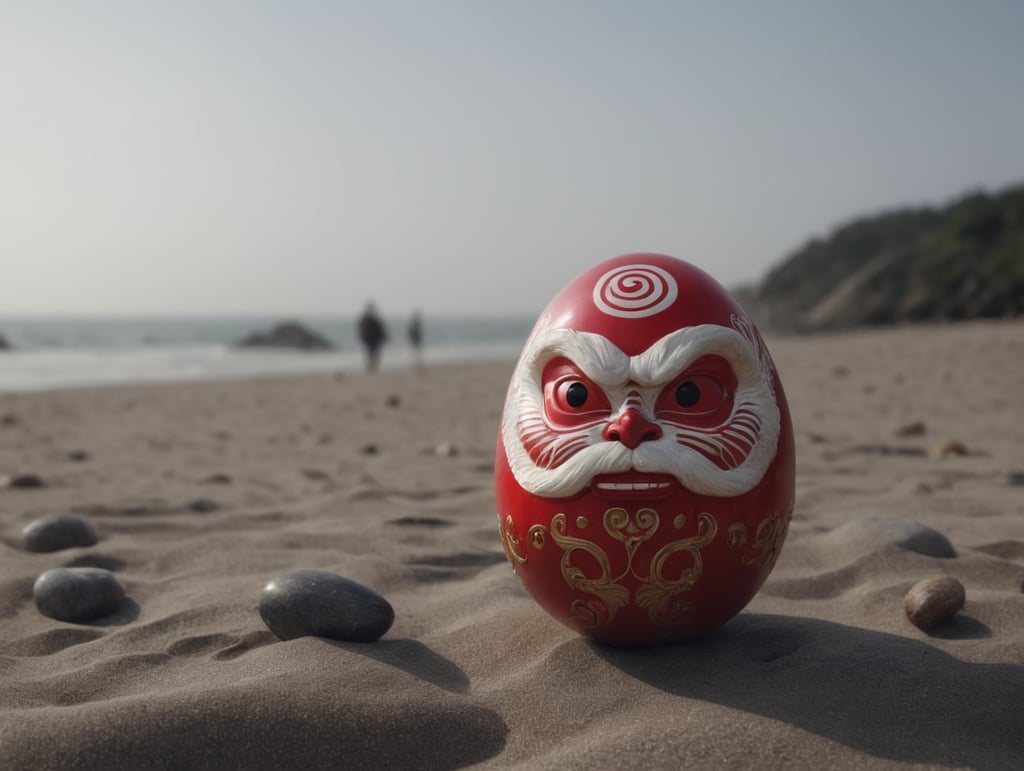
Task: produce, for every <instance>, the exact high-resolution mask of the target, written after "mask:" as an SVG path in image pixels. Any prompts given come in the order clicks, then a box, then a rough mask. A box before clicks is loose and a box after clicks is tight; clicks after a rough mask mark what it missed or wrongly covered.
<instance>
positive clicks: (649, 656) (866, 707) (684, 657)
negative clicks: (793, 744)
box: [589, 614, 1024, 769]
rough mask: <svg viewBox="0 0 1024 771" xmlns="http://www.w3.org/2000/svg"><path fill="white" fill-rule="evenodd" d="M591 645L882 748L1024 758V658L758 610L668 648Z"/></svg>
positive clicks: (671, 681) (827, 734) (970, 761)
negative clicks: (1004, 660)
mask: <svg viewBox="0 0 1024 771" xmlns="http://www.w3.org/2000/svg"><path fill="white" fill-rule="evenodd" d="M977 624H978V622H974V625H977ZM974 625H971V628H972V630H973V632H974V635H977V634H978V633H979V630H978V629H977V628H975V626H974ZM982 626H983V625H982ZM968 636H973V635H968ZM589 645H590V647H591V649H592V650H593V651H594V652H595V654H596V655H597V656H599V657H600V658H602V659H603V660H605V661H607V662H608V663H610V664H612V665H614V666H615V667H617V668H618V669H620V670H622V671H623V672H625V673H627V674H629V675H631V676H632V677H635V678H637V679H638V680H641V681H643V682H645V683H648V684H650V685H652V686H654V687H656V688H659V689H661V690H663V691H666V692H667V693H670V694H674V695H676V696H681V697H685V698H688V699H699V700H703V701H709V702H714V703H716V704H721V705H724V706H727V707H732V708H734V709H739V710H744V711H746V712H750V713H753V714H756V715H761V716H764V717H767V718H771V719H773V720H780V721H784V722H786V723H789V724H791V725H793V726H796V727H798V728H801V729H803V730H806V731H811V732H814V733H816V734H818V735H820V736H822V737H824V738H826V739H830V740H832V741H836V742H840V743H842V744H845V745H847V746H849V747H851V748H853V749H856V750H859V751H861V752H866V753H868V754H871V755H874V756H877V757H880V758H887V759H891V760H898V761H916V762H919V763H933V764H944V765H955V766H970V767H972V768H1007V769H1010V768H1020V764H1021V760H1022V758H1024V711H1022V710H1021V705H1022V704H1024V701H1022V698H1024V697H1022V694H1024V666H1018V665H1013V664H972V663H968V662H965V661H961V660H960V659H957V658H956V657H954V656H952V655H950V654H948V653H945V652H943V651H941V650H939V649H938V648H935V647H934V646H932V645H930V644H929V643H928V642H925V641H918V640H913V639H908V638H905V637H900V636H897V635H892V634H885V633H882V632H875V631H870V630H867V629H860V628H857V627H851V626H844V625H842V624H836V623H832V622H828V621H821V620H818V619H810V618H798V617H790V616H773V615H760V614H742V615H740V616H738V617H736V618H735V619H733V620H732V621H731V622H729V623H728V624H727V625H726V626H724V627H722V628H721V629H719V630H717V631H716V632H714V633H713V634H711V635H709V636H708V637H706V638H703V639H701V640H696V641H693V642H689V643H683V644H680V645H675V646H671V647H666V648H660V649H646V650H624V649H617V648H611V647H608V646H605V645H601V644H598V643H589Z"/></svg>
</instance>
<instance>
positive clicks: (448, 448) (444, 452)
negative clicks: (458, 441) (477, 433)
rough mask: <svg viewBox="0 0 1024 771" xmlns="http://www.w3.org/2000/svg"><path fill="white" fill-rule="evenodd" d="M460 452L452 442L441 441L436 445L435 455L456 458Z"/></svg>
mask: <svg viewBox="0 0 1024 771" xmlns="http://www.w3.org/2000/svg"><path fill="white" fill-rule="evenodd" d="M458 454H459V448H458V447H456V446H455V445H454V444H452V443H451V442H441V443H440V444H438V445H435V446H434V455H437V456H438V457H439V458H454V457H455V456H457V455H458Z"/></svg>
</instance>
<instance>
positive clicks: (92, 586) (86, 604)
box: [32, 568, 125, 622]
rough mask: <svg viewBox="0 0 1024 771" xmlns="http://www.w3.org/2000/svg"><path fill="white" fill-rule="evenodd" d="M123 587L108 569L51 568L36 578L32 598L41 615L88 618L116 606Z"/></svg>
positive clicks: (112, 610)
mask: <svg viewBox="0 0 1024 771" xmlns="http://www.w3.org/2000/svg"><path fill="white" fill-rule="evenodd" d="M124 598H125V592H124V587H123V586H121V584H120V582H119V581H118V580H117V578H116V577H115V576H114V574H113V573H111V572H110V571H109V570H101V569H100V568H54V569H53V570H47V571H46V572H45V573H43V574H42V575H41V576H39V578H37V579H36V583H35V585H34V586H33V587H32V599H33V600H35V603H36V607H37V608H38V609H39V612H40V613H42V614H43V615H44V616H49V617H50V618H55V619H57V620H58V621H76V622H81V621H91V620H92V619H96V618H102V617H103V616H107V615H109V614H111V613H113V612H114V611H115V610H117V608H118V606H119V605H120V604H121V602H122V601H123V600H124Z"/></svg>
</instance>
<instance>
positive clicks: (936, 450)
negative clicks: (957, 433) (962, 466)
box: [931, 438, 967, 460]
mask: <svg viewBox="0 0 1024 771" xmlns="http://www.w3.org/2000/svg"><path fill="white" fill-rule="evenodd" d="M960 455H967V446H966V445H965V444H964V443H963V442H961V441H959V440H957V439H949V438H946V439H940V440H939V441H938V442H936V443H935V444H934V445H933V446H932V450H931V456H932V457H933V458H936V459H939V460H941V459H942V458H952V457H955V456H960Z"/></svg>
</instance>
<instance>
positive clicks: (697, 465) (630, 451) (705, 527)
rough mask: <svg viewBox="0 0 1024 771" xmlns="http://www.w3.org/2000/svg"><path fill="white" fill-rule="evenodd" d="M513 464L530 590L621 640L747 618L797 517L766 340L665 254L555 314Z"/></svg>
mask: <svg viewBox="0 0 1024 771" xmlns="http://www.w3.org/2000/svg"><path fill="white" fill-rule="evenodd" d="M495 468H496V492H497V504H498V519H499V522H500V527H501V536H502V540H503V542H504V546H505V553H506V554H507V555H508V559H509V561H510V562H511V563H512V567H513V568H514V569H515V571H516V572H517V573H518V574H519V577H520V579H521V580H522V582H523V585H524V586H525V587H526V589H527V591H529V593H530V594H531V595H532V596H533V597H534V599H535V600H536V601H537V602H538V603H539V604H540V605H541V607H543V608H544V609H545V610H546V611H547V612H548V613H550V614H551V615H552V616H554V617H555V618H556V619H558V620H559V621H561V622H563V623H564V624H566V625H567V626H569V627H570V628H572V629H575V630H576V631H578V632H580V633H581V634H584V635H587V636H588V637H592V638H594V639H596V640H600V641H603V642H607V643H611V644H614V645H622V646H645V645H658V644H663V643H669V642H675V641H680V640H686V639H690V638H693V637H696V636H699V635H702V634H705V633H707V632H709V631H711V630H713V629H715V628H716V627H718V626H720V625H721V624H723V623H725V622H726V621H727V620H729V619H730V618H732V617H733V616H734V615H735V614H737V613H739V612H740V610H742V609H743V607H744V606H745V605H746V604H747V603H748V602H749V601H750V600H751V598H752V597H753V596H754V595H755V594H756V593H757V591H758V589H760V588H761V585H762V584H763V583H764V581H765V579H766V578H767V577H768V573H769V572H771V569H772V567H773V566H774V565H775V560H776V559H777V558H778V556H779V550H780V548H781V547H782V542H783V540H784V539H785V537H786V531H787V528H788V526H789V520H790V516H791V515H792V511H793V493H794V485H795V464H794V459H793V429H792V424H791V422H790V416H789V408H788V407H787V405H786V398H785V396H784V394H783V392H782V384H781V383H780V381H779V377H778V374H777V373H776V371H775V365H774V364H773V362H772V359H771V357H770V356H769V354H768V350H767V348H766V347H765V345H764V342H763V341H762V340H761V336H760V335H759V334H758V332H757V330H756V329H755V328H754V325H753V324H752V323H751V322H750V320H749V319H748V318H747V315H746V314H745V313H744V312H743V310H742V309H741V308H740V307H739V305H737V304H736V302H735V301H734V300H733V299H732V298H731V297H730V296H729V294H728V293H727V292H726V291H725V290H724V289H723V288H722V287H721V286H720V285H719V284H718V283H717V282H716V281H715V280H714V279H712V278H711V277H710V276H708V275H707V274H706V273H704V272H702V271H701V270H699V269H697V268H695V267H693V266H692V265H690V264H688V263H686V262H683V261H681V260H677V259H675V258H672V257H666V256H664V255H660V254H627V255H624V256H622V257H616V258H614V259H611V260H607V261H605V262H602V263H601V264H599V265H597V266H596V267H594V268H592V269H591V270H588V271H587V272H586V273H584V274H583V275H581V276H580V277H579V278H577V279H576V280H575V281H573V282H571V283H570V284H569V285H568V286H566V287H565V288H564V289H563V290H562V291H561V292H559V293H558V295H556V296H555V298H554V299H553V300H552V301H551V303H550V304H549V305H548V307H547V308H546V309H545V310H544V312H543V313H542V314H541V317H540V319H539V320H538V322H537V324H536V326H535V327H534V330H533V332H532V333H531V335H530V338H529V340H528V341H527V343H526V346H525V349H524V350H523V353H522V356H521V357H520V359H519V363H518V365H517V367H516V370H515V373H514V375H513V377H512V382H511V384H510V386H509V390H508V396H507V398H506V401H505V409H504V413H503V415H502V422H501V430H500V434H499V436H498V450H497V463H496V466H495Z"/></svg>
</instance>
